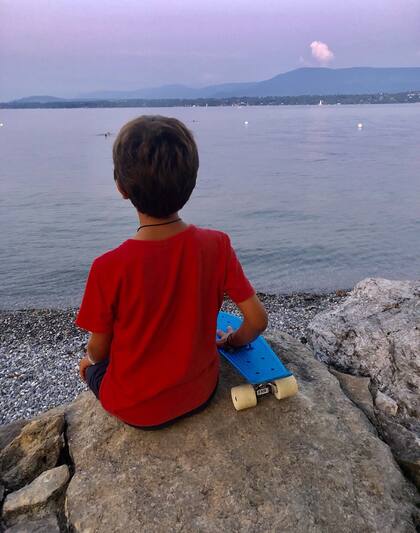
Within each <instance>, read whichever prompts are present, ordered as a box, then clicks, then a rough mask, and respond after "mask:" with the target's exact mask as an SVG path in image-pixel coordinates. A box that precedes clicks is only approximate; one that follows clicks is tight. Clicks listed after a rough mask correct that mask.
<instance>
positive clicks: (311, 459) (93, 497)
mask: <svg viewBox="0 0 420 533" xmlns="http://www.w3.org/2000/svg"><path fill="white" fill-rule="evenodd" d="M271 342H272V343H273V347H274V349H275V350H276V351H277V353H279V354H281V355H282V357H283V360H284V361H285V362H287V363H288V366H289V368H290V369H291V370H292V371H294V372H295V374H296V376H297V378H298V381H299V385H300V393H299V394H298V395H297V396H296V397H294V398H290V399H287V400H283V401H281V402H279V401H277V400H276V399H275V398H274V397H270V398H264V399H262V401H261V402H260V403H259V405H258V406H257V407H256V408H254V409H249V410H246V411H242V412H236V411H235V410H234V408H233V406H232V404H231V401H230V394H229V388H230V387H231V386H232V385H236V384H238V383H240V382H241V378H240V377H239V376H238V375H237V374H236V373H235V372H234V371H233V370H232V369H231V368H230V367H229V366H227V365H226V364H224V365H223V367H222V375H221V382H220V387H219V390H218V393H217V395H216V397H215V399H214V401H213V402H212V404H211V405H210V406H209V407H208V408H207V409H206V410H205V411H204V412H202V413H200V414H198V415H195V416H193V417H191V418H187V419H185V420H183V421H180V422H178V423H177V424H176V425H174V426H172V427H170V428H167V429H164V430H160V431H154V432H152V431H141V430H138V429H135V428H132V427H129V426H126V425H124V424H122V423H121V422H119V421H118V420H117V419H116V418H114V417H112V416H110V415H108V414H107V413H106V412H105V411H103V409H102V408H101V406H100V404H99V402H98V401H97V400H96V399H95V398H94V396H93V395H92V394H91V393H89V392H87V393H84V394H82V395H81V396H80V397H79V398H78V399H77V400H76V401H75V402H74V403H73V404H72V405H71V406H70V408H69V409H68V411H67V413H66V418H67V422H68V427H67V438H68V443H69V449H70V454H71V456H72V458H73V461H74V468H75V473H74V475H73V477H72V479H71V481H70V484H69V486H68V489H67V493H66V504H65V507H66V516H67V519H68V522H69V525H70V528H73V529H72V531H75V532H87V531H91V532H92V533H93V532H95V533H102V532H103V533H105V532H108V531H112V532H115V533H118V532H124V533H131V532H133V533H134V532H138V531H150V532H154V531H156V532H161V531H174V532H175V531H191V532H192V531H200V532H204V533H205V532H217V533H219V532H220V531H229V532H239V531H240V532H255V531H281V532H282V533H287V532H294V533H300V532H302V533H304V532H305V533H306V532H308V531H310V532H312V533H316V532H319V533H321V532H322V533H328V532H331V533H336V532H337V531H340V533H347V532H348V533H350V532H351V533H354V532H356V531H357V532H364V533H365V532H379V531H380V532H381V533H386V532H392V533H397V532H405V533H407V532H414V531H415V527H414V524H413V518H412V517H413V512H414V507H413V503H414V501H415V490H414V488H413V486H412V485H411V484H410V483H409V482H408V481H406V480H405V478H404V477H403V475H402V473H401V471H400V470H399V468H398V467H397V465H396V464H395V462H394V460H393V457H392V454H391V453H390V450H389V447H388V446H387V445H386V444H385V443H384V442H383V441H381V440H380V439H379V438H378V436H377V434H376V431H375V429H374V428H373V426H372V425H371V424H370V422H369V421H368V419H367V418H366V416H365V415H364V414H363V413H362V412H361V411H360V410H359V409H358V408H357V407H355V406H354V404H353V403H352V402H351V401H350V400H349V399H348V398H347V397H346V396H345V395H344V394H343V393H342V391H341V389H340V386H339V383H338V381H337V379H336V378H335V377H334V376H332V375H331V374H330V373H329V372H328V370H327V368H326V367H325V366H324V365H322V364H320V363H319V362H317V361H316V360H315V359H314V358H313V357H312V354H311V352H310V351H309V350H308V349H307V348H306V347H304V346H303V345H302V344H300V343H299V342H297V341H296V340H294V339H293V338H291V337H290V336H288V335H279V336H276V339H274V338H272V339H271ZM87 502H88V503H87ZM92 505H93V508H92Z"/></svg>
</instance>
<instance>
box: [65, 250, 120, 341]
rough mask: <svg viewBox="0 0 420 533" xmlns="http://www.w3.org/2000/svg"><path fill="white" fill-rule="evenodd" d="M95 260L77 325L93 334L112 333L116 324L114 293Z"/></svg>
mask: <svg viewBox="0 0 420 533" xmlns="http://www.w3.org/2000/svg"><path fill="white" fill-rule="evenodd" d="M101 266H102V265H100V264H99V262H98V260H97V259H95V260H94V261H93V263H92V266H91V267H90V271H89V275H88V279H87V282H86V287H85V292H84V294H83V299H82V303H81V305H80V309H79V312H78V314H77V317H76V320H75V324H76V325H77V326H79V327H81V328H83V329H86V330H88V331H91V332H92V333H111V332H112V331H113V322H114V311H113V310H114V300H115V297H114V295H113V293H114V291H113V288H112V284H111V283H108V282H106V272H103V269H102V268H100V267H101Z"/></svg>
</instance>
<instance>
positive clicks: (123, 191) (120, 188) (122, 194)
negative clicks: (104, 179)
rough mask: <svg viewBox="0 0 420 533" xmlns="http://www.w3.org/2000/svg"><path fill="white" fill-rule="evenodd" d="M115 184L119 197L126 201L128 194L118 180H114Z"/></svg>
mask: <svg viewBox="0 0 420 533" xmlns="http://www.w3.org/2000/svg"><path fill="white" fill-rule="evenodd" d="M115 183H116V184H117V189H118V190H119V192H120V193H121V196H122V197H123V198H124V200H128V194H127V193H126V192H125V190H124V188H123V186H122V185H121V183H120V182H119V180H118V179H116V180H115Z"/></svg>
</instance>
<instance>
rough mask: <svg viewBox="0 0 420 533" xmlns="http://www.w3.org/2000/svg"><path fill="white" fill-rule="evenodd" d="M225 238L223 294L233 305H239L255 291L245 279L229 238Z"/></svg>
mask: <svg viewBox="0 0 420 533" xmlns="http://www.w3.org/2000/svg"><path fill="white" fill-rule="evenodd" d="M226 237H227V242H226V246H227V250H226V275H225V285H224V292H225V293H226V294H227V295H228V296H229V298H230V299H231V300H232V301H233V302H235V303H241V302H243V301H244V300H247V299H248V298H250V297H251V296H253V295H254V294H255V290H254V288H253V286H252V285H251V283H250V282H249V280H248V278H247V277H246V275H245V273H244V271H243V268H242V265H241V263H240V262H239V260H238V258H237V257H236V253H235V250H234V249H233V248H232V245H231V242H230V238H229V236H228V235H226Z"/></svg>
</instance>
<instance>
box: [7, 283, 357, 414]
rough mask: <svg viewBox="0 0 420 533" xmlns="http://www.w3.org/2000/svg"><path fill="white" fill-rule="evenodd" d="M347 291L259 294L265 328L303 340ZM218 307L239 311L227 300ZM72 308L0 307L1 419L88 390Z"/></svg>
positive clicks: (82, 336)
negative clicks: (316, 318)
mask: <svg viewBox="0 0 420 533" xmlns="http://www.w3.org/2000/svg"><path fill="white" fill-rule="evenodd" d="M346 294H347V291H344V290H339V291H336V292H332V293H327V294H312V293H292V294H285V295H271V294H264V293H258V296H259V298H260V299H261V301H262V302H263V303H264V305H265V307H266V309H267V312H268V314H269V326H268V328H267V331H266V332H267V333H270V332H274V331H278V330H282V331H285V332H287V333H289V334H290V335H292V336H294V337H296V338H298V339H300V340H301V342H306V328H307V325H308V323H309V321H310V320H311V319H312V318H313V317H314V316H315V315H316V314H317V313H319V312H321V311H323V310H325V309H329V308H331V307H332V306H334V305H335V304H336V303H338V302H339V301H340V300H341V299H342V298H343V297H344V296H346ZM221 309H222V310H223V311H227V312H231V313H234V314H238V310H237V308H236V306H235V305H234V304H233V303H232V302H231V301H230V300H227V299H226V300H225V301H224V303H223V306H222V308H221ZM76 313H77V309H76V308H70V309H22V310H13V311H8V310H1V311H0V361H1V363H0V424H5V423H8V422H12V421H14V420H19V419H24V418H30V417H32V416H35V415H37V414H39V413H40V412H42V411H46V410H47V409H50V408H53V407H56V406H58V405H61V404H65V403H69V402H71V401H72V400H74V398H75V397H76V396H77V395H78V394H79V393H80V392H82V391H84V390H87V387H86V385H85V384H84V383H83V382H82V381H81V380H80V378H79V374H78V362H79V360H80V358H81V357H82V356H83V352H84V348H85V346H86V342H87V339H88V333H87V332H85V331H83V330H81V329H79V328H77V327H76V326H75V325H74V319H75V317H76Z"/></svg>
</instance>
